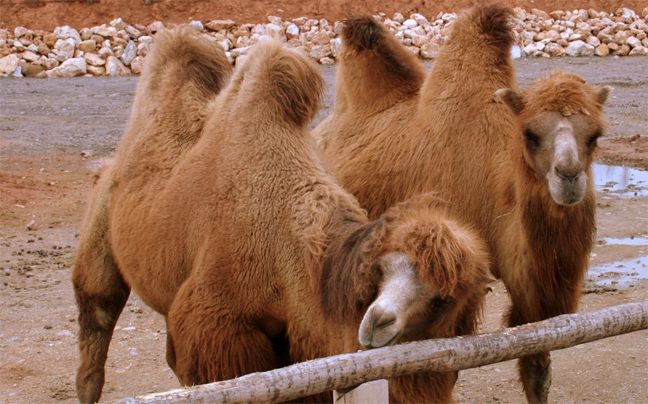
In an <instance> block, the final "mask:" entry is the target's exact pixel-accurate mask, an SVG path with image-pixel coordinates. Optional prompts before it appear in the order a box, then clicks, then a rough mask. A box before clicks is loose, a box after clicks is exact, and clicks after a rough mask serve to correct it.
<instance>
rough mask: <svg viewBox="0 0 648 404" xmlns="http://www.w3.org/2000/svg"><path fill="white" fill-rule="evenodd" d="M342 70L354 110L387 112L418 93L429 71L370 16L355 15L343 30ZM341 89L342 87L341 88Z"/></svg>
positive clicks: (349, 100)
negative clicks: (369, 109)
mask: <svg viewBox="0 0 648 404" xmlns="http://www.w3.org/2000/svg"><path fill="white" fill-rule="evenodd" d="M342 39H343V47H342V49H341V51H340V52H341V54H342V56H341V60H342V62H343V63H342V65H341V66H340V68H341V69H343V70H344V73H338V78H342V79H346V78H347V76H349V77H348V78H349V80H348V82H347V83H345V84H346V86H347V91H345V94H344V96H346V98H347V100H348V102H349V104H350V107H352V108H359V109H362V108H365V107H371V108H372V109H377V110H380V109H384V108H388V107H390V106H391V105H393V104H395V103H397V102H400V101H402V99H403V98H406V97H410V96H412V95H414V94H416V93H418V91H419V89H420V88H421V86H422V85H423V82H424V80H425V75H426V72H425V69H424V68H423V66H422V65H421V62H420V61H419V60H418V58H417V57H416V56H415V55H414V54H413V53H412V52H410V51H409V50H408V49H406V48H405V47H404V46H403V45H402V44H400V43H399V42H398V40H396V38H394V36H393V35H392V34H391V33H390V32H389V31H388V30H387V28H386V27H385V26H384V25H383V24H382V23H380V22H378V21H376V20H375V19H374V18H373V17H372V16H370V15H352V16H349V17H348V18H347V19H346V20H345V21H344V27H343V29H342ZM338 87H339V86H338Z"/></svg>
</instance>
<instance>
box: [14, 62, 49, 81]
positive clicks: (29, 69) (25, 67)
mask: <svg viewBox="0 0 648 404" xmlns="http://www.w3.org/2000/svg"><path fill="white" fill-rule="evenodd" d="M18 65H19V66H20V69H21V72H22V74H23V75H24V76H25V77H37V76H38V75H39V74H40V73H41V72H43V71H45V68H44V67H43V66H40V65H37V64H33V63H27V62H23V61H21V62H19V63H18Z"/></svg>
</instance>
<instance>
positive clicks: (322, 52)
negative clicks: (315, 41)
mask: <svg viewBox="0 0 648 404" xmlns="http://www.w3.org/2000/svg"><path fill="white" fill-rule="evenodd" d="M310 56H311V57H312V58H313V59H315V60H318V61H319V60H320V59H322V58H325V57H329V56H332V54H331V47H330V46H329V45H328V44H326V45H315V46H313V47H312V48H311V50H310Z"/></svg>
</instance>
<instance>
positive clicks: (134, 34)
mask: <svg viewBox="0 0 648 404" xmlns="http://www.w3.org/2000/svg"><path fill="white" fill-rule="evenodd" d="M124 31H126V33H127V34H128V36H129V37H130V39H137V38H139V37H141V36H142V31H140V30H139V29H137V28H135V27H133V26H130V25H128V26H127V27H126V28H124Z"/></svg>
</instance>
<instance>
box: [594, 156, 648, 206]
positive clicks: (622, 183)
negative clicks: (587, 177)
mask: <svg viewBox="0 0 648 404" xmlns="http://www.w3.org/2000/svg"><path fill="white" fill-rule="evenodd" d="M592 170H593V172H594V185H595V186H596V189H597V190H599V191H607V192H609V193H611V194H614V195H616V196H619V197H621V198H632V197H636V196H648V171H641V170H637V169H634V168H629V167H621V166H609V165H605V164H592Z"/></svg>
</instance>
